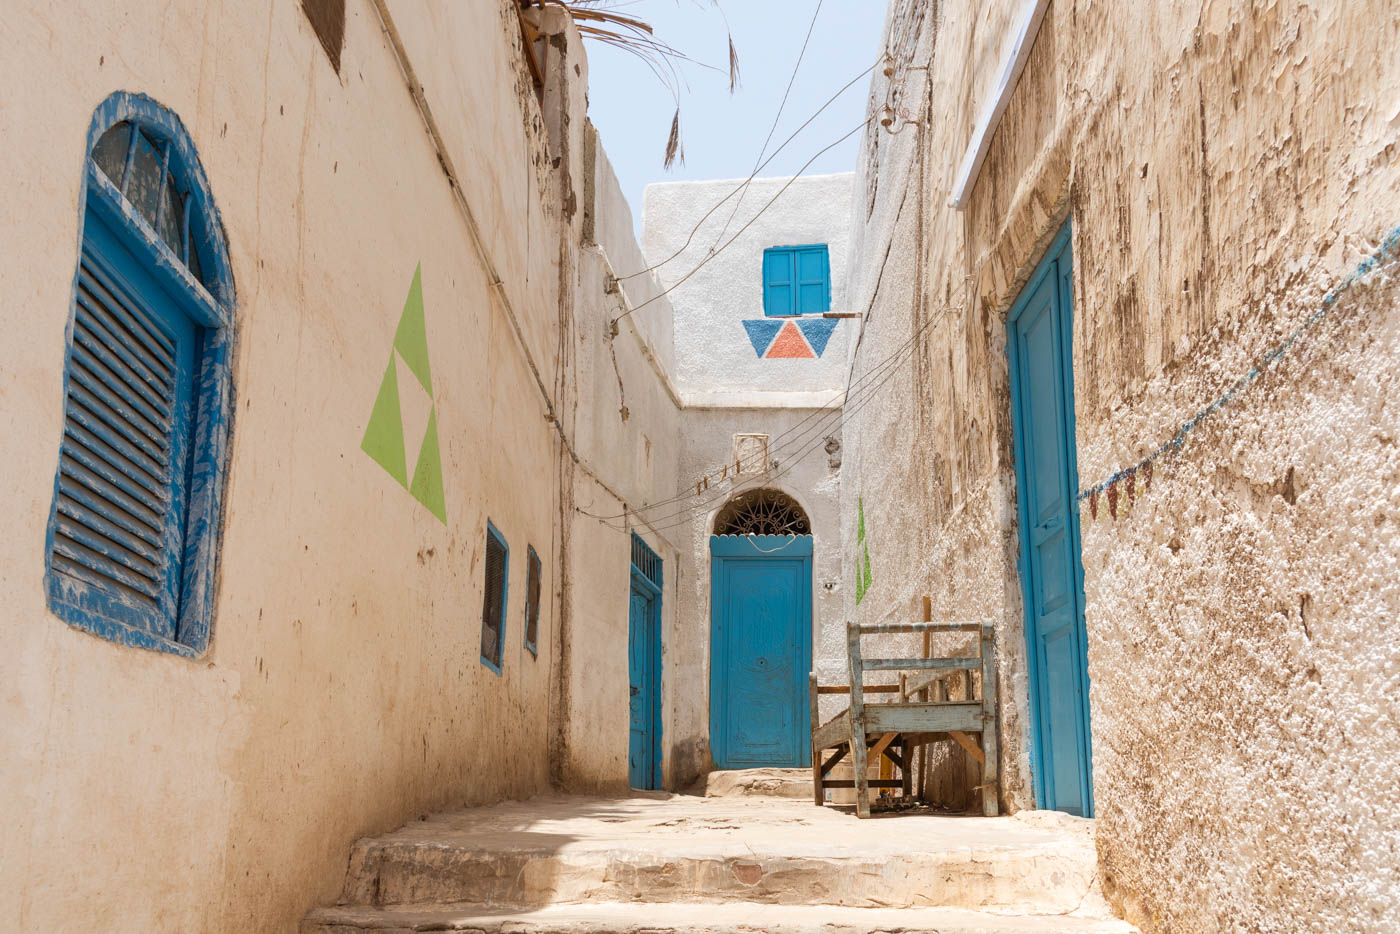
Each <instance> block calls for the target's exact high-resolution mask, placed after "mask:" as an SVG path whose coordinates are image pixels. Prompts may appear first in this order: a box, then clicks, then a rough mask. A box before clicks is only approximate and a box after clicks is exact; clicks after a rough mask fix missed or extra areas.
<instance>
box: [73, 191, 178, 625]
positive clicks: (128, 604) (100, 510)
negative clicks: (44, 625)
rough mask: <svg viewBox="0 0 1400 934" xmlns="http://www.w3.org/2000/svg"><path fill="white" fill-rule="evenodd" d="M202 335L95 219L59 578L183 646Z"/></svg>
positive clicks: (94, 606)
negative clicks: (180, 626)
mask: <svg viewBox="0 0 1400 934" xmlns="http://www.w3.org/2000/svg"><path fill="white" fill-rule="evenodd" d="M194 345H195V329H194V326H193V324H192V323H191V322H190V320H189V318H188V317H186V316H185V315H184V314H183V313H182V312H181V311H180V310H179V308H178V307H176V306H175V304H174V302H173V301H172V300H171V299H170V297H169V296H168V295H167V294H166V293H165V291H164V290H163V289H162V288H161V287H160V286H159V285H158V284H157V283H156V282H155V281H154V280H153V279H152V278H151V276H150V275H149V273H147V272H146V270H145V269H144V268H143V266H142V264H141V263H138V262H137V261H136V259H135V258H134V257H133V256H132V255H131V254H130V252H128V251H127V250H126V249H125V248H124V247H123V245H122V244H121V242H120V240H119V239H118V238H117V237H116V236H114V234H113V232H112V231H111V229H110V228H109V227H108V226H107V225H106V223H104V222H103V220H102V219H101V218H100V217H98V216H97V214H96V213H95V212H93V211H89V212H88V213H87V216H86V219H85V222H84V228H83V244H82V250H81V253H80V256H79V264H78V276H77V288H76V304H75V308H74V315H73V332H72V343H71V345H70V350H69V358H68V378H67V381H66V387H67V389H66V395H67V398H66V399H65V409H64V422H63V444H62V447H61V449H60V452H59V469H58V489H57V498H56V502H55V519H54V526H53V544H52V552H51V555H50V562H51V566H52V568H53V570H54V572H55V573H57V574H61V575H64V576H66V577H69V578H72V579H73V580H75V581H80V582H82V583H84V584H86V585H88V588H89V590H88V593H87V595H86V599H85V601H84V602H85V603H86V604H87V605H88V608H89V609H90V610H94V611H97V612H99V613H100V614H101V615H102V616H104V617H107V618H112V619H116V620H120V621H121V622H124V623H126V624H128V625H131V626H134V627H136V628H138V629H142V630H144V631H146V632H149V633H151V634H152V635H156V636H160V637H162V638H166V639H174V638H175V637H176V632H175V630H176V619H177V617H178V606H179V598H180V592H179V591H180V579H181V577H180V567H181V559H182V557H183V543H184V520H185V494H184V491H185V482H184V478H185V473H186V471H187V469H188V467H187V461H188V453H189V452H188V439H189V428H190V414H191V413H190V410H191V407H192V405H191V403H192V397H193V375H192V374H193V365H194V351H195V346H194Z"/></svg>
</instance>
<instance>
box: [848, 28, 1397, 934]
mask: <svg viewBox="0 0 1400 934" xmlns="http://www.w3.org/2000/svg"><path fill="white" fill-rule="evenodd" d="M1020 6H1021V5H1020V4H1019V3H1018V4H1013V3H1009V2H1000V3H993V4H989V5H987V6H985V7H983V8H981V9H979V10H976V11H967V10H963V9H961V8H957V9H955V8H953V7H952V6H950V5H940V4H931V5H927V6H925V8H924V9H923V11H922V21H921V22H918V23H914V17H915V14H914V12H913V11H911V10H908V9H905V8H904V7H902V6H898V7H895V8H892V15H891V20H890V22H889V23H888V25H887V32H888V34H889V35H890V36H891V37H896V36H901V35H903V34H904V33H905V32H907V31H908V30H909V29H910V28H916V29H917V30H918V33H919V36H920V38H919V40H918V42H917V43H909V42H908V41H907V40H905V41H904V43H903V44H904V45H906V46H907V45H911V44H912V45H914V46H916V52H915V53H914V55H913V58H912V61H906V62H900V63H898V66H899V67H896V70H895V74H894V75H893V76H892V77H891V78H890V79H889V80H890V82H891V83H893V85H895V91H896V97H897V100H898V101H899V102H900V105H901V106H902V107H903V108H904V109H906V110H907V111H908V112H909V115H910V116H911V117H913V118H915V119H920V120H921V122H923V123H924V124H925V126H924V127H923V128H920V127H915V126H907V127H905V128H904V129H903V130H902V131H901V132H900V133H899V134H898V135H891V134H890V133H889V132H888V131H884V130H873V131H872V132H873V133H874V134H875V135H877V136H879V141H878V145H873V144H871V143H869V142H867V145H866V148H865V158H864V164H863V165H862V166H861V167H860V173H859V175H858V179H857V183H856V186H855V189H856V192H857V196H856V199H855V202H856V203H855V204H854V205H853V213H854V217H855V224H856V228H857V229H856V231H855V233H854V234H853V244H854V245H853V259H852V268H853V269H854V270H857V273H856V274H855V275H854V276H853V279H852V286H851V289H852V301H851V303H852V305H853V307H855V308H857V310H861V311H867V309H868V311H867V316H866V320H865V322H864V331H863V334H862V337H861V340H860V341H859V343H858V346H857V349H856V351H855V353H854V356H853V374H854V378H855V380H857V381H859V380H860V379H861V378H862V376H863V375H868V374H872V373H879V372H880V370H879V369H878V364H879V363H880V361H881V360H883V359H885V358H886V357H887V356H888V355H889V354H891V353H894V352H895V351H896V350H897V348H898V347H899V346H900V345H902V344H903V343H904V342H906V341H907V340H908V339H909V338H910V336H911V335H914V334H915V333H916V332H917V330H918V329H919V328H922V327H924V326H925V325H926V326H927V329H926V330H925V331H923V332H922V333H921V334H920V340H918V341H917V342H916V348H915V349H914V350H913V352H911V353H910V355H909V358H908V362H907V364H905V365H903V366H902V367H901V368H900V369H899V370H898V371H897V372H895V373H894V374H893V375H892V376H891V378H890V379H889V381H888V382H887V383H886V384H885V385H884V388H883V389H882V390H881V391H880V397H879V398H878V399H875V400H874V401H873V402H872V404H870V405H868V406H867V407H866V408H864V409H863V410H860V414H856V405H855V404H854V401H853V399H848V400H847V404H846V411H847V422H846V425H845V427H844V439H845V444H846V453H847V461H846V477H845V479H844V482H843V489H842V499H843V509H842V521H843V523H844V524H845V526H844V528H845V535H846V540H847V541H854V534H853V528H854V522H855V513H856V502H857V497H859V498H860V500H861V501H862V502H863V504H864V511H865V521H866V525H867V537H868V540H869V542H870V548H871V558H872V565H873V567H872V577H873V586H872V590H871V592H870V594H868V595H867V596H866V597H865V599H864V600H863V601H862V604H861V605H860V607H859V608H856V607H854V606H851V607H850V611H851V612H853V613H855V614H856V615H857V616H859V617H860V618H863V619H874V618H878V617H881V616H889V615H912V613H913V612H915V610H916V608H917V598H918V595H919V594H920V593H922V592H930V593H932V594H933V596H934V602H935V606H936V607H938V608H939V609H940V610H941V611H944V612H947V613H959V614H975V615H978V616H992V617H994V618H996V619H998V620H999V621H1000V623H1001V631H1000V638H1001V643H1000V663H1001V666H1002V685H1003V689H1004V692H1005V699H1004V702H1003V706H1002V718H1001V723H1000V729H1001V733H1002V739H1003V750H1004V770H1005V774H1004V778H1003V783H1002V797H1003V801H1004V802H1005V803H1006V804H1007V805H1008V806H1010V807H1012V808H1021V807H1029V806H1032V805H1033V800H1032V792H1031V787H1032V786H1031V784H1030V775H1029V766H1028V757H1027V753H1026V748H1027V743H1028V737H1029V734H1028V729H1029V724H1028V719H1027V714H1026V679H1025V674H1024V670H1025V660H1024V659H1025V649H1024V635H1023V627H1022V623H1021V618H1022V612H1023V610H1022V606H1021V599H1020V584H1019V577H1018V569H1017V558H1016V554H1017V531H1016V528H1017V523H1016V505H1015V503H1016V500H1015V497H1016V489H1015V487H1016V484H1015V480H1014V473H1013V469H1012V465H1013V459H1012V458H1013V452H1012V448H1011V433H1010V412H1009V400H1008V388H1007V369H1006V358H1005V343H1006V329H1005V313H1006V310H1007V308H1008V306H1009V305H1010V304H1011V302H1012V301H1013V300H1014V299H1015V297H1016V295H1017V293H1018V290H1019V287H1020V285H1021V283H1023V282H1024V280H1025V278H1026V276H1027V275H1028V274H1029V272H1030V270H1031V269H1032V268H1033V267H1034V265H1035V263H1036V261H1037V260H1038V259H1039V258H1040V256H1041V254H1042V252H1043V250H1044V248H1045V246H1046V244H1047V243H1048V241H1049V239H1050V238H1051V237H1052V236H1053V235H1054V234H1055V232H1056V231H1058V230H1059V229H1060V228H1061V226H1062V225H1063V224H1064V223H1065V221H1066V220H1068V221H1069V222H1070V223H1071V226H1072V238H1073V240H1072V242H1073V250H1074V315H1073V332H1074V345H1073V355H1074V390H1075V407H1076V425H1077V439H1076V440H1077V451H1078V470H1079V476H1080V478H1081V487H1082V488H1083V489H1085V490H1088V489H1090V488H1093V487H1095V486H1097V485H1099V484H1101V483H1102V482H1104V481H1106V480H1107V479H1109V478H1110V477H1112V476H1114V475H1115V474H1117V473H1118V472H1119V471H1120V470H1123V469H1124V468H1128V467H1131V466H1133V465H1136V464H1138V463H1140V462H1141V461H1143V460H1144V459H1145V458H1147V457H1148V456H1149V455H1151V454H1152V453H1153V452H1154V451H1156V450H1157V449H1158V448H1159V447H1160V446H1162V445H1163V444H1164V443H1166V442H1169V441H1171V440H1172V439H1173V438H1174V437H1176V436H1177V434H1178V431H1179V430H1180V429H1181V428H1182V426H1183V425H1186V424H1188V423H1190V422H1191V421H1192V419H1193V418H1194V417H1195V416H1196V415H1197V413H1198V412H1200V411H1201V410H1202V409H1206V408H1208V407H1210V406H1211V405H1212V403H1214V402H1215V401H1216V400H1217V399H1219V398H1220V397H1221V396H1222V394H1225V393H1227V391H1229V390H1230V389H1231V387H1232V386H1233V385H1235V384H1236V382H1237V381H1238V380H1240V378H1241V377H1246V376H1247V375H1248V374H1250V373H1251V371H1252V370H1253V369H1254V368H1256V367H1257V366H1259V364H1260V362H1261V361H1264V360H1268V361H1269V362H1268V363H1267V365H1265V366H1264V367H1263V368H1262V370H1261V371H1260V372H1259V373H1258V375H1257V376H1256V377H1254V378H1252V379H1248V380H1247V381H1246V384H1245V385H1243V386H1242V387H1241V388H1240V390H1239V392H1238V394H1237V395H1235V396H1233V397H1232V398H1231V400H1230V401H1228V402H1227V403H1225V404H1223V405H1222V406H1220V407H1218V408H1216V409H1214V410H1213V411H1211V413H1210V414H1209V415H1207V416H1206V417H1204V418H1203V419H1201V420H1199V421H1198V422H1196V423H1195V425H1194V427H1193V428H1192V430H1191V431H1189V432H1188V433H1187V434H1186V435H1185V436H1183V443H1182V444H1181V445H1180V446H1179V447H1176V446H1172V447H1171V448H1169V451H1168V453H1167V454H1166V455H1165V456H1162V457H1160V458H1159V459H1157V460H1155V461H1154V462H1153V465H1152V470H1151V472H1150V474H1149V473H1148V472H1147V471H1146V470H1142V471H1138V472H1137V473H1135V474H1134V475H1133V476H1132V479H1131V484H1130V482H1129V480H1128V478H1127V477H1123V478H1121V479H1120V480H1119V481H1118V482H1117V483H1115V484H1113V486H1112V488H1111V489H1110V488H1105V489H1103V490H1102V491H1101V492H1100V494H1099V495H1098V496H1097V497H1091V498H1086V499H1085V501H1084V502H1083V503H1082V504H1081V524H1082V530H1083V563H1084V570H1085V584H1084V588H1085V599H1086V617H1087V625H1088V632H1089V666H1090V678H1091V682H1092V687H1091V719H1092V733H1093V749H1094V794H1095V805H1096V810H1097V814H1098V817H1099V834H1098V840H1099V847H1100V855H1101V859H1102V867H1103V877H1104V882H1105V887H1106V889H1107V891H1108V892H1109V894H1110V896H1111V897H1112V898H1113V899H1114V900H1115V902H1116V904H1118V905H1119V906H1120V907H1121V908H1122V909H1123V910H1125V911H1126V912H1128V914H1129V916H1130V917H1131V918H1133V919H1134V920H1137V921H1138V922H1140V923H1142V924H1143V925H1144V926H1145V927H1147V928H1148V929H1153V930H1171V931H1215V930H1238V931H1256V930H1258V931H1285V930H1287V931H1293V930H1316V931H1335V930H1381V929H1385V927H1386V925H1387V924H1389V923H1393V922H1394V919H1395V918H1396V917H1397V915H1398V914H1400V901H1397V895H1396V893H1397V892H1400V875H1397V869H1396V867H1397V860H1396V858H1395V851H1396V845H1397V841H1396V837H1395V832H1394V829H1393V824H1394V820H1393V817H1394V815H1395V814H1396V813H1397V809H1400V783H1397V781H1396V779H1395V774H1396V769H1395V767H1394V764H1395V762H1396V761H1397V759H1398V758H1400V728H1397V713H1398V712H1400V711H1398V710H1397V700H1396V698H1397V682H1396V674H1395V666H1396V659H1397V658H1400V636H1397V634H1396V630H1395V627H1394V626H1393V625H1392V624H1391V621H1392V620H1393V619H1394V618H1395V617H1396V614H1397V612H1398V611H1400V591H1397V590H1396V588H1395V586H1394V583H1393V581H1394V572H1395V557H1394V555H1395V553H1396V551H1397V544H1400V542H1397V534H1396V531H1397V530H1396V524H1395V523H1396V520H1395V508H1396V506H1395V504H1396V497H1397V492H1396V490H1397V485H1396V480H1397V477H1400V454H1397V450H1396V447H1395V436H1396V434H1397V431H1400V417H1397V406H1396V403H1395V401H1394V400H1395V392H1394V383H1395V376H1394V374H1393V369H1394V368H1393V365H1392V361H1393V360H1394V359H1395V354H1396V350H1397V346H1396V340H1397V329H1400V321H1398V320H1397V318H1400V315H1397V310H1396V286H1395V285H1394V279H1395V276H1396V273H1395V267H1394V264H1393V262H1390V263H1382V264H1380V265H1379V266H1378V267H1376V268H1374V269H1372V270H1371V271H1370V273H1369V274H1368V275H1365V276H1361V277H1359V278H1357V279H1355V280H1354V282H1355V284H1354V285H1352V286H1351V287H1349V288H1346V289H1344V290H1343V291H1342V292H1341V293H1339V295H1340V297H1337V298H1336V299H1335V300H1334V301H1330V302H1329V301H1327V297H1328V295H1329V293H1332V292H1333V290H1335V289H1337V288H1338V287H1339V285H1342V284H1343V283H1344V282H1345V281H1346V280H1347V279H1348V277H1349V276H1351V275H1352V273H1353V271H1354V270H1356V269H1357V268H1358V266H1359V265H1360V264H1362V263H1363V261H1364V260H1365V259H1366V258H1367V257H1368V256H1370V255H1372V254H1373V253H1374V252H1375V251H1377V249H1378V248H1379V247H1380V246H1381V244H1382V242H1383V241H1384V240H1385V238H1386V237H1387V236H1388V235H1389V234H1390V233H1391V231H1392V230H1394V229H1395V228H1396V226H1397V225H1400V199H1397V197H1396V195H1395V192H1396V190H1397V181H1400V171H1398V170H1397V169H1396V168H1395V165H1396V156H1397V150H1400V96H1397V92H1396V90H1395V89H1396V88H1397V87H1400V64H1397V59H1396V57H1395V55H1394V52H1393V50H1394V48H1395V47H1396V41H1397V38H1400V27H1397V18H1396V15H1395V11H1394V9H1393V8H1392V7H1391V6H1389V5H1387V4H1383V3H1356V4H1346V5H1342V4H1335V5H1325V6H1322V7H1311V6H1303V5H1297V4H1287V3H1268V4H1253V5H1249V4H1241V3H1233V4H1230V3H1188V4H1174V5H1161V4H1129V5H1123V4H1111V5H1110V4H1098V3H1082V2H1080V3H1070V2H1063V0H1056V2H1054V3H1052V4H1051V6H1050V9H1049V11H1048V13H1047V15H1046V19H1045V22H1044V25H1043V26H1042V28H1041V31H1040V34H1039V37H1038V39H1037V40H1036V43H1035V46H1034V48H1033V50H1032V52H1031V55H1030V57H1029V60H1028V62H1027V65H1026V69H1025V72H1024V74H1023V75H1022V76H1021V79H1020V82H1019V85H1018V86H1017V88H1016V91H1015V93H1014V95H1013V96H1012V98H1011V101H1010V105H1009V107H1008V108H1007V110H1006V113H1005V115H1004V117H1003V119H1002V121H1001V124H1000V127H999V129H998V130H997V132H996V135H995V137H994V138H993V140H992V145H991V148H990V150H989V153H988V157H987V161H986V164H985V166H984V168H983V170H982V172H981V175H980V178H979V181H978V182H977V185H976V187H975V188H974V190H973V191H972V194H971V197H970V199H969V202H968V205H967V210H966V211H965V212H964V213H958V212H955V211H953V210H952V209H951V208H949V207H947V206H946V203H947V199H948V196H949V193H950V189H951V186H952V182H953V179H954V176H955V173H956V169H957V167H958V163H959V162H960V161H961V158H962V155H963V152H964V150H965V148H966V146H967V143H968V140H969V138H970V136H971V132H972V127H973V124H974V122H975V120H976V117H977V115H978V113H979V112H980V109H981V107H982V106H983V105H984V103H985V101H986V100H987V98H988V95H989V94H990V93H991V91H992V88H993V87H994V85H995V82H996V80H997V77H998V74H999V71H1000V68H1001V65H1002V62H1003V60H1004V56H1005V54H1006V48H1007V45H1008V43H1009V39H1010V35H1011V32H1012V26H1013V24H1014V21H1015V19H1016V17H1017V16H1018V15H1019V9H1020ZM911 23H912V24H914V25H913V26H912V27H911ZM898 44H899V43H892V45H898ZM908 64H914V65H918V66H923V65H927V66H928V68H929V70H928V72H927V75H925V73H924V72H922V71H907V70H906V69H905V68H904V67H902V66H904V65H908ZM885 80H886V79H884V78H882V77H880V76H877V79H876V85H875V89H874V90H873V92H872V96H871V99H872V106H879V105H880V104H881V103H882V102H883V100H884V99H885V90H886V88H885ZM898 127H899V123H898V122H897V123H896V124H895V126H894V127H892V129H898ZM881 134H883V135H881ZM872 177H873V180H872ZM871 192H873V193H874V196H873V201H871V202H868V203H862V199H863V198H864V197H867V196H868V195H869V194H870V193H871ZM887 243H893V244H894V246H893V247H886V245H885V244H887ZM862 275H863V278H862ZM909 283H912V285H910V284H909ZM1324 308H1325V309H1326V314H1325V315H1323V316H1321V317H1320V318H1318V317H1316V314H1317V312H1319V311H1320V310H1322V309H1324ZM1309 322H1314V323H1312V324H1311V325H1309ZM1300 327H1303V328H1304V330H1303V332H1302V334H1301V335H1300V336H1299V337H1298V338H1297V339H1296V340H1294V341H1293V342H1292V343H1289V344H1287V350H1286V352H1285V353H1283V354H1282V355H1280V356H1277V357H1269V354H1270V353H1271V352H1272V351H1273V350H1274V349H1275V348H1277V347H1279V346H1280V345H1281V344H1283V343H1285V342H1286V341H1287V340H1288V339H1289V337H1290V336H1291V335H1293V334H1294V332H1295V331H1296V330H1297V329H1299V328H1300ZM853 575H854V568H853V567H852V566H851V565H849V564H848V566H847V568H846V570H845V572H844V576H845V577H846V578H847V579H850V578H853ZM848 599H851V596H850V595H849V591H848ZM852 602H853V601H852Z"/></svg>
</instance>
